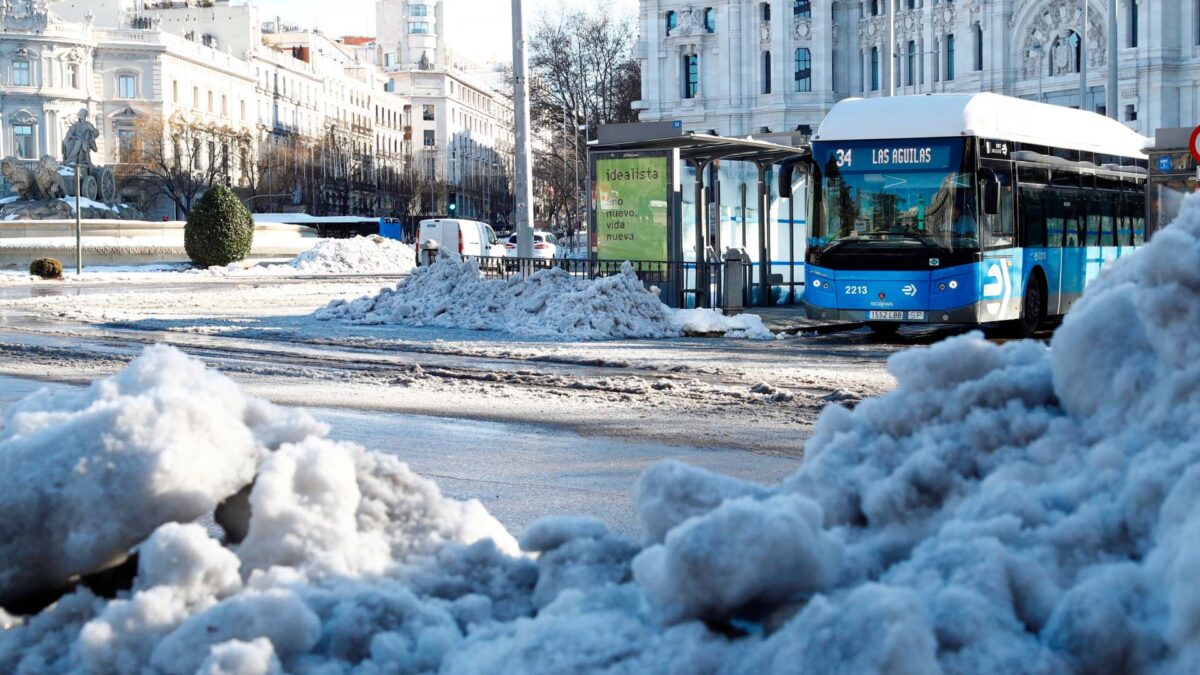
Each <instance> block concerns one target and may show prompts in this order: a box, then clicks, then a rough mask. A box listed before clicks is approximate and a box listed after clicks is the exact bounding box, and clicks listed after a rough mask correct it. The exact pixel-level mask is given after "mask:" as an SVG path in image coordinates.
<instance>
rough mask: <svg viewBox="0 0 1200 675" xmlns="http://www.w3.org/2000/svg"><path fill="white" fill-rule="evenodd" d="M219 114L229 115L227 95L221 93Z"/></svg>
mask: <svg viewBox="0 0 1200 675" xmlns="http://www.w3.org/2000/svg"><path fill="white" fill-rule="evenodd" d="M221 116H222V117H229V97H228V96H226V95H225V94H221Z"/></svg>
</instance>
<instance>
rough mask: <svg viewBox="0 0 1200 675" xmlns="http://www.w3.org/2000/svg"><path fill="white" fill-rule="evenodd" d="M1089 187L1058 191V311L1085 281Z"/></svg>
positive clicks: (1077, 294)
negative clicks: (1060, 224) (1060, 231)
mask: <svg viewBox="0 0 1200 675" xmlns="http://www.w3.org/2000/svg"><path fill="white" fill-rule="evenodd" d="M1091 191H1092V190H1090V189H1089V190H1065V191H1063V192H1062V193H1061V195H1060V199H1061V200H1062V208H1063V212H1062V216H1063V241H1062V268H1061V271H1060V274H1059V280H1060V287H1059V307H1058V310H1059V313H1060V314H1066V313H1067V312H1068V311H1069V310H1070V309H1071V306H1072V305H1074V304H1075V302H1076V301H1078V300H1079V298H1080V297H1081V296H1082V295H1083V287H1084V286H1085V285H1086V283H1087V249H1086V248H1085V247H1084V239H1085V237H1086V236H1087V226H1086V224H1085V223H1086V218H1087V209H1088V193H1090V192H1091Z"/></svg>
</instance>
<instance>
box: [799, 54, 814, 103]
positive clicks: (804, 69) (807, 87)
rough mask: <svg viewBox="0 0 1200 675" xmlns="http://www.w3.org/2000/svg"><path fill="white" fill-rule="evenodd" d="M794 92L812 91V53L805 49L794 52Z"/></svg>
mask: <svg viewBox="0 0 1200 675" xmlns="http://www.w3.org/2000/svg"><path fill="white" fill-rule="evenodd" d="M796 91H802V92H809V91H812V52H810V51H809V50H808V49H807V48H805V47H801V48H799V49H797V50H796Z"/></svg>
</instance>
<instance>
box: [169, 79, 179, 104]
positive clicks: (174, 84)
mask: <svg viewBox="0 0 1200 675" xmlns="http://www.w3.org/2000/svg"><path fill="white" fill-rule="evenodd" d="M171 102H172V103H174V104H175V105H179V80H172V81H171Z"/></svg>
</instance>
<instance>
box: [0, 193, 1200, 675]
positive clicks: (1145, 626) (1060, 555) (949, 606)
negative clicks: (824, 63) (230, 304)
mask: <svg viewBox="0 0 1200 675" xmlns="http://www.w3.org/2000/svg"><path fill="white" fill-rule="evenodd" d="M1197 326H1200V196H1198V197H1193V198H1190V199H1189V200H1188V201H1187V202H1186V206H1185V211H1184V214H1183V215H1182V216H1181V218H1180V220H1179V221H1178V222H1176V223H1175V224H1174V225H1173V226H1172V227H1170V228H1168V229H1166V230H1164V231H1162V232H1159V233H1157V234H1156V235H1155V237H1154V238H1153V240H1152V241H1151V242H1150V243H1149V244H1148V245H1147V246H1146V247H1145V248H1144V249H1143V250H1142V251H1140V252H1138V253H1137V254H1135V255H1133V256H1131V257H1129V258H1127V259H1122V260H1121V261H1119V262H1117V263H1116V264H1114V265H1113V266H1111V268H1110V269H1109V270H1107V271H1106V273H1105V275H1104V276H1103V277H1102V278H1101V279H1100V280H1099V281H1098V282H1097V283H1096V284H1095V285H1094V286H1093V287H1092V288H1090V289H1089V290H1088V292H1087V294H1086V296H1085V298H1084V300H1083V301H1082V302H1080V303H1079V304H1078V306H1077V307H1076V308H1075V310H1074V311H1073V312H1072V313H1071V314H1070V315H1069V316H1068V317H1067V318H1066V320H1065V322H1064V324H1063V326H1062V327H1061V328H1060V330H1059V331H1058V333H1057V335H1056V336H1055V338H1054V340H1053V342H1052V344H1051V346H1050V348H1047V347H1046V346H1044V345H1042V344H1039V343H1036V342H1010V343H1007V344H1004V345H996V344H992V343H989V342H987V341H984V340H983V339H982V338H981V337H980V336H978V335H968V336H963V337H958V338H954V339H951V340H947V341H945V342H942V343H940V344H937V345H934V346H932V347H929V348H922V349H915V350H911V351H907V352H903V353H900V354H898V355H897V356H895V357H893V358H892V359H891V360H890V362H889V368H890V370H891V372H892V373H893V374H894V375H895V376H896V379H897V380H898V382H899V386H898V387H897V388H896V389H895V390H894V391H892V392H891V393H889V394H886V395H884V396H882V397H879V398H876V399H871V400H865V401H863V402H861V403H860V404H859V405H857V406H856V407H855V408H854V409H853V410H850V409H847V408H844V407H841V406H838V405H831V406H830V407H829V408H827V409H826V410H825V412H824V413H823V415H822V416H821V419H820V421H819V423H818V425H817V428H816V431H815V434H814V436H813V437H812V439H811V440H810V441H809V442H808V444H807V446H806V462H805V464H804V466H803V467H802V468H801V469H800V470H799V471H797V472H796V473H795V474H794V475H793V476H791V477H790V478H789V479H787V480H786V481H785V482H784V483H783V484H782V485H778V486H762V485H752V484H749V483H744V482H741V481H738V480H736V479H733V478H727V477H721V476H715V475H712V474H709V473H707V472H704V471H701V470H698V469H694V468H689V467H686V466H683V465H681V464H677V463H668V464H663V465H659V466H656V467H654V468H653V469H651V470H649V471H647V472H646V473H645V474H644V475H643V477H642V478H641V480H640V481H639V483H638V485H637V488H636V490H635V495H634V499H635V501H636V502H637V506H638V510H639V513H640V515H641V517H642V519H643V523H644V531H645V538H644V540H643V542H641V543H640V544H639V543H634V542H629V541H624V540H622V539H620V538H618V537H614V536H613V535H612V534H611V533H609V532H608V531H607V530H606V528H605V527H604V526H603V525H602V524H601V523H599V522H598V521H596V520H595V519H593V518H589V517H579V516H573V517H557V518H551V519H546V520H543V521H539V522H537V523H534V524H533V525H531V526H530V528H529V529H528V530H527V531H526V532H525V533H524V535H523V536H522V538H521V541H520V547H521V550H522V551H523V553H519V552H518V550H517V548H516V543H517V542H514V541H513V540H512V538H511V537H509V536H508V535H507V533H505V532H504V530H503V528H502V527H500V525H499V524H498V523H497V522H496V521H495V520H494V519H492V518H491V517H490V516H488V515H487V514H486V512H485V511H484V510H483V509H482V507H481V506H479V505H478V504H477V503H471V502H468V503H460V502H456V501H453V500H449V499H446V498H444V497H442V496H441V495H440V493H439V492H438V491H437V488H436V486H435V485H433V483H431V482H429V481H426V480H424V479H421V478H419V477H417V476H415V475H413V474H412V473H411V472H410V471H409V470H408V469H407V467H405V466H404V465H403V463H401V462H400V461H399V460H397V459H395V458H394V457H393V456H391V455H383V454H379V453H375V452H371V451H368V450H364V449H362V448H358V447H356V446H353V445H348V444H344V443H336V442H334V441H331V440H329V439H328V438H327V437H326V430H325V429H323V428H321V427H319V425H315V424H313V423H312V422H311V421H310V420H307V419H305V418H303V417H302V416H300V417H297V416H298V415H300V414H299V413H287V412H285V411H282V410H280V409H278V408H275V407H273V406H270V405H269V404H265V403H262V402H258V401H255V400H253V399H250V398H249V397H246V396H245V395H243V394H241V393H240V392H239V391H237V388H236V387H235V386H234V385H232V384H229V383H228V382H227V381H225V380H224V379H223V378H222V377H221V376H219V375H216V374H212V373H207V372H205V371H204V370H203V369H202V368H201V367H200V366H198V365H197V364H195V363H194V362H191V361H189V360H188V359H186V358H185V357H183V356H181V355H179V354H178V353H176V352H173V351H171V350H169V349H165V348H152V349H151V350H150V351H149V352H148V353H147V355H146V356H145V357H143V360H142V361H139V362H138V363H135V364H134V365H132V366H130V368H129V370H127V371H126V372H125V373H122V374H121V375H119V376H117V377H116V378H112V379H110V380H105V381H102V382H99V383H97V384H95V385H93V387H92V389H90V390H89V391H88V392H87V393H86V394H75V395H72V396H67V397H61V398H60V397H51V396H49V395H47V394H39V395H36V396H35V397H33V398H32V399H30V400H29V401H27V402H25V403H22V404H19V405H18V406H17V409H16V410H17V412H10V413H9V416H8V417H7V418H6V426H5V429H4V438H3V440H2V441H0V442H2V443H3V445H0V457H3V458H4V461H5V462H6V464H5V465H4V467H5V470H4V471H2V472H0V476H3V477H4V478H3V479H4V480H6V481H9V482H6V483H5V484H4V487H5V489H4V490H0V503H2V504H3V505H4V506H5V507H6V508H5V510H4V512H5V514H6V519H11V518H13V517H16V518H17V521H16V522H18V523H24V525H19V526H17V527H15V528H14V527H13V526H12V525H11V524H10V523H9V522H6V521H0V523H3V525H0V527H5V528H9V529H5V530H4V534H5V540H6V543H5V544H4V546H5V548H3V549H0V551H3V557H0V570H3V571H4V573H5V575H6V576H5V577H3V578H4V579H7V580H9V582H8V583H10V584H11V583H12V580H14V579H16V580H19V582H18V583H24V580H26V579H31V578H33V579H43V580H45V579H46V578H48V577H50V576H52V575H51V574H49V573H48V572H42V571H38V572H33V571H31V570H30V569H29V568H30V567H31V566H33V567H37V566H41V565H44V564H48V563H45V562H43V558H42V557H39V554H38V552H37V551H36V550H35V548H34V547H35V546H38V545H39V544H40V543H41V542H45V545H46V546H50V547H52V548H53V549H54V550H55V551H59V552H61V554H62V555H63V556H64V558H66V559H69V560H74V561H79V562H78V565H77V566H76V567H73V568H62V569H56V570H55V574H63V573H67V572H69V571H70V570H71V569H78V568H80V567H83V566H85V565H86V564H90V562H91V561H94V560H96V559H97V558H98V557H104V556H92V557H85V556H83V555H82V554H81V553H83V552H87V551H92V550H94V549H95V548H96V547H95V546H93V545H92V544H91V542H81V541H76V539H78V538H85V539H86V538H87V537H86V536H82V535H84V534H86V533H81V537H70V536H68V534H67V532H68V531H70V528H72V527H74V525H73V523H72V522H71V521H70V520H69V519H66V518H64V519H58V520H53V518H54V515H53V513H52V512H50V511H45V513H46V517H47V518H49V519H51V520H47V521H46V522H45V523H43V527H42V529H41V530H40V531H39V530H38V529H37V528H35V527H33V521H32V520H30V519H28V518H26V517H25V516H24V515H23V514H22V513H21V509H29V508H38V503H37V501H36V500H35V499H33V498H31V497H30V496H29V495H34V494H38V493H41V494H46V495H52V496H53V498H54V499H55V500H56V501H55V506H56V507H57V508H63V509H67V510H69V511H70V513H72V514H75V515H74V516H73V517H78V518H83V519H85V521H84V522H86V523H87V524H88V529H87V532H91V531H92V530H93V529H96V528H98V531H99V532H102V533H105V537H104V539H105V540H106V541H111V542H113V546H118V545H121V544H122V543H123V542H126V541H138V542H140V544H136V546H137V547H138V549H139V560H138V565H139V571H138V574H137V577H136V579H135V581H134V583H133V587H132V588H131V589H130V590H129V591H125V592H121V593H119V594H118V597H116V598H111V599H106V598H100V597H97V596H96V595H94V594H93V593H92V592H91V591H88V590H85V589H78V590H75V591H73V592H71V593H69V594H67V595H65V596H64V597H63V598H62V599H61V600H60V601H59V602H58V603H57V604H55V605H53V606H52V607H50V608H48V609H46V610H43V611H42V612H41V613H39V614H37V615H34V616H25V617H13V616H10V615H7V614H4V613H0V624H6V625H8V627H7V628H6V629H5V630H3V631H0V672H5V673H8V672H13V673H23V674H31V673H64V672H68V673H75V672H78V673H194V672H201V673H277V672H287V673H301V674H308V673H313V674H315V673H321V674H322V675H323V674H326V673H352V672H353V673H385V672H386V673H391V672H440V673H450V674H455V673H471V674H476V673H518V672H519V673H535V674H536V673H564V672H571V673H593V672H603V673H632V672H656V673H657V672H663V673H756V674H757V673H778V672H788V673H834V672H841V673H912V674H927V673H963V674H968V673H970V674H973V673H1112V672H1121V673H1181V674H1182V673H1195V672H1198V671H1200V591H1197V585H1196V583H1195V579H1196V572H1197V570H1198V569H1200V509H1197V507H1196V504H1197V500H1198V499H1200V440H1198V439H1197V434H1196V429H1197V425H1198V424H1200V339H1198V338H1197V332H1196V327H1197ZM151 365H154V366H157V367H151ZM167 401H171V403H172V404H171V405H170V406H164V405H162V404H163V403H165V402H167ZM127 408H128V409H131V412H129V413H127V414H125V413H122V412H121V411H124V410H125V409H127ZM110 409H111V411H110V412H107V413H106V412H105V411H108V410H110ZM214 409H215V410H216V413H215V414H217V415H218V416H220V419H221V421H222V422H221V424H216V423H214V422H213V421H211V420H208V419H206V418H207V417H208V416H209V414H212V413H210V411H211V410H214ZM176 410H179V411H180V412H178V413H177V412H175V411H176ZM199 411H203V414H201V412H199ZM239 411H240V412H239ZM247 411H252V412H253V414H250V413H249V412H247ZM161 418H165V421H164V420H163V419H161ZM85 432H86V433H85ZM84 438H96V439H101V440H97V441H96V442H94V443H88V442H82V443H81V442H79V441H80V439H84ZM227 438H228V439H234V442H232V443H225V442H217V441H223V440H224V439H227ZM22 444H24V445H22ZM27 447H37V448H41V449H42V450H41V452H45V453H51V454H50V456H51V457H53V460H54V461H53V462H48V461H44V460H43V459H42V457H41V456H40V455H39V453H38V452H34V451H31V450H24V451H23V448H27ZM185 447H186V448H194V452H193V453H192V454H194V455H195V456H196V457H188V458H185V457H178V460H179V461H185V462H193V463H200V462H203V464H202V465H197V466H195V467H194V468H191V465H185V466H184V467H182V469H181V471H182V473H180V472H179V471H177V470H176V468H175V467H174V460H172V461H161V460H159V459H158V456H159V455H162V456H164V457H172V458H176V457H177V455H172V454H171V453H174V452H176V451H177V450H178V449H179V448H185ZM134 450H136V451H137V452H136V454H134V452H133V451H134ZM395 450H396V451H397V452H402V450H403V448H395ZM9 455H12V457H11V458H10V457H8V456H9ZM108 455H111V458H109V457H108ZM101 458H106V459H109V460H110V461H109V462H101V461H99V460H100V459H101ZM135 458H136V461H135ZM201 458H203V459H201ZM81 460H87V461H81ZM109 464H111V465H112V467H113V468H109ZM226 464H229V465H231V466H233V467H235V469H228V468H225V466H226ZM218 465H219V466H218ZM244 465H247V466H249V467H250V470H244V469H243V466H244ZM60 466H61V467H83V469H84V470H83V472H82V473H80V474H78V475H76V474H74V473H73V472H72V471H69V470H60V469H59V467H60ZM147 466H153V467H155V469H154V470H152V471H147V472H144V473H139V472H137V471H135V470H133V469H134V468H137V467H147ZM33 467H37V468H39V469H41V470H42V471H43V473H38V472H37V471H34V470H33ZM108 471H115V472H116V474H117V475H119V476H127V475H128V476H137V477H139V478H138V479H137V480H133V481H132V482H131V483H126V482H125V481H121V482H112V483H104V480H103V479H104V476H105V475H106V473H107V472H108ZM202 471H213V472H214V476H211V477H210V476H205V475H202ZM10 473H12V474H14V475H15V476H17V477H19V478H18V479H15V480H10V479H9V478H8V475H9V474H10ZM181 475H187V476H188V477H189V478H191V479H192V483H198V485H196V487H195V489H196V491H197V492H198V493H199V494H198V495H197V496H196V497H195V498H194V501H192V500H183V503H185V504H187V505H188V506H189V507H194V508H187V509H177V508H173V507H167V508H162V507H161V506H160V505H161V504H167V505H174V504H176V503H177V502H178V501H179V499H178V495H177V494H176V493H177V491H178V490H179V486H180V485H181V483H180V481H179V478H180V476H181ZM142 476H145V477H144V478H142ZM251 478H253V480H254V482H253V487H252V488H250V490H249V497H248V500H249V503H250V504H251V505H252V508H251V510H250V515H249V523H248V534H247V536H246V538H245V539H244V540H243V541H242V543H233V542H226V543H221V542H219V541H218V540H217V539H214V538H213V537H212V535H210V534H209V533H208V532H207V531H205V530H204V529H203V528H201V527H199V526H197V525H194V524H188V523H182V524H181V523H179V522H177V521H181V520H185V519H187V518H189V517H191V516H192V515H194V514H195V513H197V512H199V511H202V510H203V509H205V508H208V507H209V506H210V505H211V503H212V502H213V501H214V500H215V499H217V498H219V496H220V495H221V494H222V493H223V492H225V491H227V490H231V489H235V488H236V487H237V486H239V485H242V484H243V483H245V482H246V481H247V480H250V479H251ZM139 481H141V482H139ZM160 481H161V485H162V486H163V488H164V489H163V490H161V491H160V490H156V489H145V490H143V489H140V488H143V487H145V488H154V487H156V486H158V485H160ZM22 482H24V483H29V486H27V487H21V486H20V485H19V483H22ZM96 483H101V484H103V485H106V486H108V487H106V488H105V489H106V490H107V492H103V493H101V489H100V488H99V487H96ZM14 489H15V490H16V492H12V490H14ZM12 495H16V496H12ZM98 496H102V497H104V498H106V499H108V500H111V501H112V502H113V504H112V505H111V506H109V507H105V506H104V505H103V504H102V503H101V501H102V500H100V499H98ZM91 508H100V509H103V512H102V513H103V515H102V516H100V517H98V516H95V515H92V514H89V513H88V510H89V509H91ZM153 523H158V525H157V526H156V527H155V529H154V530H153V532H152V533H151V534H149V537H148V538H144V533H145V532H146V530H147V528H148V527H151V526H152V524H153ZM10 539H11V540H13V543H7V540H10ZM102 550H106V551H109V550H111V549H110V548H105V549H102ZM31 561H32V562H31ZM7 588H9V589H11V588H13V587H12V586H11V585H10V586H8V587H7Z"/></svg>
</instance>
